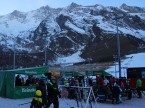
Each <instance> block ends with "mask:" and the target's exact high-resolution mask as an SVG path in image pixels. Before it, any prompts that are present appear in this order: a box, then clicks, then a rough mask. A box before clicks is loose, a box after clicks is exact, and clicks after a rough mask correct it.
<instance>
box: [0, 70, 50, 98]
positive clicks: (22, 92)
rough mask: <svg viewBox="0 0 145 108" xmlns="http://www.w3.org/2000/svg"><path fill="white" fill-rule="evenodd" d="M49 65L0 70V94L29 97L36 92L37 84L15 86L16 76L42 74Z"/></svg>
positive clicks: (10, 96) (12, 96)
mask: <svg viewBox="0 0 145 108" xmlns="http://www.w3.org/2000/svg"><path fill="white" fill-rule="evenodd" d="M46 72H48V67H33V68H23V69H16V70H5V71H0V96H2V97H7V98H27V97H32V96H34V94H35V91H36V86H15V77H16V75H17V74H20V75H42V74H45V73H46Z"/></svg>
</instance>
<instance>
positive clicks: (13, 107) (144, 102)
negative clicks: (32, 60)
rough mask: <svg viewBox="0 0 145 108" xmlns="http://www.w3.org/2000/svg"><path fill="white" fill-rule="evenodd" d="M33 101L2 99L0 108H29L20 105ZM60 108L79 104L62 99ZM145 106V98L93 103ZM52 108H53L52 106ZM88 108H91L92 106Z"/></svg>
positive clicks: (113, 107) (101, 107)
mask: <svg viewBox="0 0 145 108" xmlns="http://www.w3.org/2000/svg"><path fill="white" fill-rule="evenodd" d="M30 101H31V98H27V99H7V98H1V97H0V108H29V107H30V103H29V104H24V105H20V104H23V103H28V102H30ZM59 102H60V108H71V107H74V108H78V106H77V103H76V101H75V100H67V99H60V101H59ZM79 105H80V107H79V108H85V104H83V107H81V103H79ZM144 106H145V97H143V98H141V99H140V98H135V97H134V98H132V100H126V98H123V101H122V103H121V104H111V101H107V102H105V103H99V102H97V103H92V108H144ZM50 108H53V105H51V107H50ZM87 108H91V107H90V106H89V107H87Z"/></svg>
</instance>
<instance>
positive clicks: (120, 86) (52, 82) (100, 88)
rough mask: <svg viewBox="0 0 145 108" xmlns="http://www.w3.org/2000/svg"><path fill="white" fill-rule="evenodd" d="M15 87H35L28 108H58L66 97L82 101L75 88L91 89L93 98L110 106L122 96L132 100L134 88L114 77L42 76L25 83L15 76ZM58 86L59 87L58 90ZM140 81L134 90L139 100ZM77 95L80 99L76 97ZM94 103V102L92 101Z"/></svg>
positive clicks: (127, 81)
mask: <svg viewBox="0 0 145 108" xmlns="http://www.w3.org/2000/svg"><path fill="white" fill-rule="evenodd" d="M15 84H16V86H22V85H24V86H31V85H33V84H35V85H36V95H35V96H34V97H33V99H32V102H31V106H30V108H42V107H43V108H49V106H50V105H51V104H53V105H54V108H59V100H58V99H59V98H60V97H65V98H66V97H67V98H69V99H77V100H78V98H79V99H80V98H81V99H83V100H85V99H84V98H85V96H84V94H85V93H83V92H85V91H84V90H83V89H78V88H73V86H76V87H78V86H79V87H92V89H93V92H94V94H95V98H96V99H97V100H98V101H99V102H105V101H107V100H108V99H109V100H111V101H112V104H119V103H121V102H122V98H121V97H122V96H126V97H127V99H128V100H131V99H132V93H133V90H134V88H132V87H131V86H130V81H129V80H126V79H116V78H115V77H101V76H96V78H90V77H83V76H80V77H72V78H60V79H56V78H55V77H53V76H51V77H50V76H47V75H46V76H43V77H41V78H39V80H36V79H35V80H34V78H33V77H32V76H29V77H28V79H27V80H26V82H25V83H22V78H20V75H19V74H18V75H17V76H16V83H15ZM59 85H61V86H60V87H61V88H59ZM141 88H142V81H141V79H140V78H138V79H137V81H136V90H137V94H138V98H141V97H142V96H141ZM78 94H79V95H80V97H78ZM92 101H94V100H92Z"/></svg>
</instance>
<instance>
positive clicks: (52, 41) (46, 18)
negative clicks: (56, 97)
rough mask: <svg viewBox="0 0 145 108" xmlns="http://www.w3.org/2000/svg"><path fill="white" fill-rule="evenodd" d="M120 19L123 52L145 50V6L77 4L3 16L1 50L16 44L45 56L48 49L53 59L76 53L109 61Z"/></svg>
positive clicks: (0, 21)
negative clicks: (44, 53)
mask: <svg viewBox="0 0 145 108" xmlns="http://www.w3.org/2000/svg"><path fill="white" fill-rule="evenodd" d="M116 19H117V20H116ZM116 21H117V24H118V29H119V35H120V43H121V55H122V56H123V55H125V54H129V53H135V52H140V51H144V48H145V47H144V46H145V42H144V40H145V8H142V7H136V6H128V5H126V4H122V5H121V6H120V7H119V8H117V7H110V6H109V7H104V6H102V5H98V4H96V5H93V6H82V5H78V4H76V3H72V4H70V5H69V6H67V7H65V8H58V9H53V8H50V7H48V6H45V7H41V8H39V9H37V10H33V11H30V12H25V13H24V12H19V11H17V10H15V11H13V12H12V13H10V14H7V15H5V16H0V48H1V49H0V50H1V51H3V52H6V51H7V52H8V51H10V52H11V51H12V50H13V49H14V48H13V47H14V44H15V47H16V50H17V52H21V53H23V52H28V53H31V54H32V53H33V54H34V53H39V54H40V55H42V53H43V52H44V50H45V48H46V50H47V52H48V54H47V58H48V59H49V60H51V61H52V60H53V61H58V58H62V57H68V56H70V57H71V55H72V54H78V56H80V57H81V58H82V59H83V60H87V58H90V60H91V61H92V62H98V61H109V60H111V59H112V55H113V54H116V53H117V47H116V46H117V43H116V37H117V36H116V27H117V26H116ZM39 58H40V57H39ZM42 59H43V58H42ZM42 61H43V60H42Z"/></svg>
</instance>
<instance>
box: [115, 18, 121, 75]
mask: <svg viewBox="0 0 145 108" xmlns="http://www.w3.org/2000/svg"><path fill="white" fill-rule="evenodd" d="M118 19H120V18H117V17H116V30H117V50H118V69H119V78H120V77H121V60H120V35H119V33H118Z"/></svg>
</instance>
